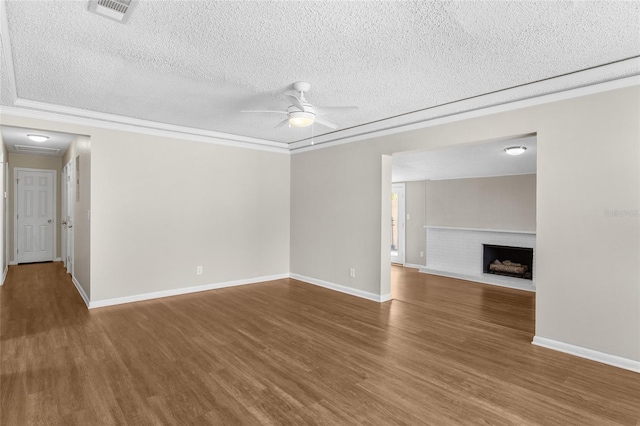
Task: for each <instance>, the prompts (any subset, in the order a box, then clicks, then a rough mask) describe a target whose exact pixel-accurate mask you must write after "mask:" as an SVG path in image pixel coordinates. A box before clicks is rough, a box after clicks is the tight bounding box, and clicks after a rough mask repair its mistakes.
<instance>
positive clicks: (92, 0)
mask: <svg viewBox="0 0 640 426" xmlns="http://www.w3.org/2000/svg"><path fill="white" fill-rule="evenodd" d="M136 3H137V0H89V12H92V13H95V14H96V15H100V16H104V17H105V18H109V19H113V20H114V21H118V22H121V23H123V24H124V23H126V22H127V21H128V20H129V16H131V11H132V10H133V7H134V6H135V5H136Z"/></svg>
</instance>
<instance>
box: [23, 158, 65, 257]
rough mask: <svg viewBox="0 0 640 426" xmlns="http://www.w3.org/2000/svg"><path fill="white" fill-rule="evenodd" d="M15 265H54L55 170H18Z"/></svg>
mask: <svg viewBox="0 0 640 426" xmlns="http://www.w3.org/2000/svg"><path fill="white" fill-rule="evenodd" d="M13 170H14V178H15V201H14V205H15V219H14V220H15V227H14V231H15V232H14V235H15V243H14V247H15V253H14V259H16V263H34V262H52V261H53V259H54V253H55V248H54V245H55V241H56V230H55V223H56V209H55V200H56V185H55V183H56V171H55V170H46V169H27V168H20V167H16V168H14V169H13Z"/></svg>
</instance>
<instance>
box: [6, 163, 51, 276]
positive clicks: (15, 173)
mask: <svg viewBox="0 0 640 426" xmlns="http://www.w3.org/2000/svg"><path fill="white" fill-rule="evenodd" d="M18 171H26V172H52V173H53V194H52V197H51V199H52V202H53V208H52V209H51V212H52V217H53V219H51V220H52V222H53V223H52V225H53V230H52V236H51V258H52V259H51V260H52V261H54V260H55V259H56V249H57V246H58V240H57V236H58V233H57V232H56V226H57V223H58V221H57V219H58V218H57V215H56V213H57V211H56V210H57V206H58V192H57V191H56V187H57V186H58V174H57V171H56V170H54V169H33V168H29V167H15V168H14V169H13V189H14V191H13V261H14V263H15V264H19V262H18V217H17V216H18V185H17V183H16V181H17V180H18Z"/></svg>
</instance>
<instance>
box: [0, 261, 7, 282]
mask: <svg viewBox="0 0 640 426" xmlns="http://www.w3.org/2000/svg"><path fill="white" fill-rule="evenodd" d="M7 273H9V265H7V266H5V267H4V271H3V272H2V280H0V286H2V285H4V280H5V279H6V278H7Z"/></svg>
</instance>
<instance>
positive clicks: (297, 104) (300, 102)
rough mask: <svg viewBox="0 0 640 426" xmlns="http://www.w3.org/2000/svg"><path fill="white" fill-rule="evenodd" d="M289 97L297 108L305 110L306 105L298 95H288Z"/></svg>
mask: <svg viewBox="0 0 640 426" xmlns="http://www.w3.org/2000/svg"><path fill="white" fill-rule="evenodd" d="M287 97H288V98H289V100H291V103H292V104H293V105H294V106H295V107H296V108H298V109H300V111H304V105H302V101H301V100H300V99H298V97H297V96H294V95H287Z"/></svg>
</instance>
